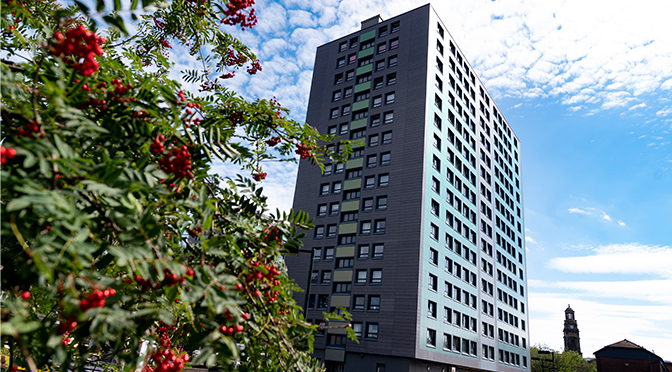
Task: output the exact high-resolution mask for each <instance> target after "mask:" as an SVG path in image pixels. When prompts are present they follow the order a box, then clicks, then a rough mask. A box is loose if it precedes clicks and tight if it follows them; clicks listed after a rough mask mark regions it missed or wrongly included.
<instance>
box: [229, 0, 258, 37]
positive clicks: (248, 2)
mask: <svg viewBox="0 0 672 372" xmlns="http://www.w3.org/2000/svg"><path fill="white" fill-rule="evenodd" d="M252 5H254V0H229V2H227V3H226V10H225V11H224V18H223V19H222V23H225V24H227V25H232V26H233V25H237V24H240V26H241V27H242V29H243V30H244V29H245V27H249V28H252V27H254V25H256V24H257V15H256V14H255V13H254V8H252V9H250V11H249V13H245V10H246V9H247V8H249V7H251V6H252Z"/></svg>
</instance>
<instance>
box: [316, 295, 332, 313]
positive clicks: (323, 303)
mask: <svg viewBox="0 0 672 372" xmlns="http://www.w3.org/2000/svg"><path fill="white" fill-rule="evenodd" d="M328 305H329V295H328V294H321V295H317V308H318V309H326V308H327V306H328Z"/></svg>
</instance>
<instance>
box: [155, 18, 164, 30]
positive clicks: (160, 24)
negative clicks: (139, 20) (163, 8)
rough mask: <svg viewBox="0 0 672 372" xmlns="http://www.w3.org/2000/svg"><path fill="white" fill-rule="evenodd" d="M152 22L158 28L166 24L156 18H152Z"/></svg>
mask: <svg viewBox="0 0 672 372" xmlns="http://www.w3.org/2000/svg"><path fill="white" fill-rule="evenodd" d="M154 24H155V25H156V27H158V28H164V27H165V26H166V25H165V24H164V23H163V22H161V21H159V20H158V19H156V18H154Z"/></svg>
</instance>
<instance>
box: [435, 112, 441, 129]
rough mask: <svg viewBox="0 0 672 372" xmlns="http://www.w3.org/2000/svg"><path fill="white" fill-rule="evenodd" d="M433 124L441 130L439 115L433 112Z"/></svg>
mask: <svg viewBox="0 0 672 372" xmlns="http://www.w3.org/2000/svg"><path fill="white" fill-rule="evenodd" d="M434 126H435V127H437V128H439V130H441V117H439V115H437V114H434Z"/></svg>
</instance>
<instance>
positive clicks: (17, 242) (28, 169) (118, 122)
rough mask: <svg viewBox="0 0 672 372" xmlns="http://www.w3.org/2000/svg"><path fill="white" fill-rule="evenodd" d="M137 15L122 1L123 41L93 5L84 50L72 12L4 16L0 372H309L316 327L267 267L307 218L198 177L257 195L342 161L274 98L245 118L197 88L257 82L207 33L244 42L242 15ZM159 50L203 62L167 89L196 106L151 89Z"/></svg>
mask: <svg viewBox="0 0 672 372" xmlns="http://www.w3.org/2000/svg"><path fill="white" fill-rule="evenodd" d="M246 4H247V5H246ZM140 5H141V6H140ZM150 5H152V2H151V1H150V0H143V1H142V3H141V4H139V3H138V1H137V0H136V1H133V3H132V4H131V9H130V12H131V15H132V17H133V19H134V20H135V23H134V25H133V26H134V27H135V29H136V30H137V32H136V33H134V34H133V35H131V36H124V37H126V39H123V38H122V35H127V29H128V28H127V27H126V25H124V23H123V21H122V19H121V18H120V17H119V15H118V13H117V12H118V11H120V10H121V2H120V1H115V2H114V5H113V6H114V8H113V9H112V10H107V9H105V3H104V2H103V1H98V2H97V3H96V10H95V12H96V16H97V17H101V16H102V20H103V21H105V22H106V24H107V27H108V28H106V29H104V31H101V32H94V31H95V30H92V27H93V25H94V24H95V23H94V22H93V21H92V19H93V18H97V17H93V18H90V16H91V13H90V12H91V10H89V9H88V8H86V7H85V6H84V5H83V4H81V3H79V2H77V1H75V5H73V6H70V7H66V8H63V7H61V6H59V5H58V4H55V3H53V2H50V1H46V0H26V1H23V2H18V1H17V0H5V5H4V7H3V12H2V19H1V25H0V27H1V28H2V32H1V37H2V51H3V54H4V55H5V56H8V58H9V59H8V60H3V61H2V64H1V65H0V68H1V69H2V71H1V72H2V87H3V89H2V124H3V126H2V135H3V138H4V142H3V147H2V168H1V170H0V176H1V181H2V205H1V207H2V210H1V212H2V215H1V223H2V226H1V229H0V232H1V233H2V258H3V263H2V264H3V266H4V269H3V275H2V292H3V293H4V296H5V298H4V299H3V301H2V314H1V317H2V318H1V319H2V341H3V344H9V345H10V347H11V350H12V353H13V356H14V358H13V359H12V362H11V363H13V364H14V363H16V364H18V365H21V366H27V367H28V368H29V369H30V370H32V371H36V370H37V369H38V368H40V369H46V368H50V369H61V370H64V371H65V370H73V369H78V370H83V368H84V366H85V365H87V364H91V363H96V362H101V361H102V362H106V363H107V362H110V361H111V362H112V365H121V366H123V368H124V369H125V370H132V369H136V368H138V367H142V366H144V369H145V370H147V371H154V370H155V371H159V372H168V371H179V370H180V369H182V368H183V367H184V366H186V365H189V364H191V363H193V364H205V365H207V366H213V365H215V364H218V365H219V366H220V368H221V369H223V370H228V369H233V368H234V367H235V368H237V370H238V371H250V370H255V371H275V370H277V369H278V368H280V369H281V370H301V371H308V370H316V369H319V367H318V366H317V364H316V361H315V360H312V359H311V358H310V357H309V353H310V352H311V348H312V341H313V334H314V333H315V331H316V330H317V329H316V328H317V326H314V325H311V324H310V323H306V322H305V320H304V319H303V318H302V315H301V314H300V308H299V307H298V306H297V305H296V304H295V303H294V301H293V300H292V293H293V291H295V290H298V287H297V286H296V285H295V283H293V282H292V281H291V280H290V279H289V278H288V276H287V273H286V270H285V267H284V265H283V261H282V258H281V255H282V254H285V253H295V252H296V251H297V250H298V249H299V247H300V244H301V243H300V239H301V238H302V237H303V236H304V233H303V232H302V231H303V230H306V229H310V228H312V225H311V224H310V220H309V217H308V215H306V214H305V213H303V212H291V213H280V212H279V211H278V212H276V213H269V211H267V205H266V198H265V197H264V195H263V191H262V189H261V188H259V187H258V185H257V184H256V183H255V182H254V181H252V180H251V179H249V178H246V177H243V176H238V178H236V179H235V180H234V179H221V178H220V177H217V176H212V175H210V174H209V171H210V169H211V167H212V165H213V162H215V161H222V162H231V163H233V164H237V165H239V166H240V168H241V170H242V171H243V172H244V173H246V174H248V175H252V176H253V178H254V179H255V180H257V181H258V180H261V179H263V178H264V177H265V176H266V173H264V172H263V164H264V163H265V162H267V161H272V160H276V161H296V158H295V157H294V154H295V153H296V154H300V155H301V157H302V158H307V159H309V161H311V162H312V163H313V164H315V165H318V166H322V165H321V162H322V160H323V159H324V158H325V157H330V158H332V159H333V160H335V161H343V160H344V156H345V157H347V156H348V154H349V152H350V148H349V144H347V143H345V147H344V148H343V152H342V154H337V153H333V152H331V151H329V150H328V149H327V148H326V147H325V146H323V145H324V143H326V142H329V141H333V140H335V137H334V136H329V135H321V134H319V133H318V132H317V130H316V129H315V128H312V127H310V126H308V125H305V124H300V123H297V122H295V121H292V120H289V119H287V118H286V115H287V110H286V109H284V108H282V107H281V106H280V105H279V103H278V102H277V101H276V100H275V98H273V99H269V100H267V99H259V100H257V101H252V102H248V101H246V100H244V99H243V98H241V97H239V96H237V95H236V94H235V93H234V92H231V91H228V90H226V89H223V88H222V87H221V86H220V84H219V83H218V79H217V78H213V77H212V76H215V75H219V74H224V75H231V74H233V73H234V72H235V71H236V70H238V69H241V68H247V72H248V73H250V74H255V73H257V72H258V71H260V70H261V65H260V64H259V62H258V61H257V60H256V57H255V56H254V55H253V54H252V52H251V51H250V50H249V49H248V48H247V47H246V46H245V45H243V44H242V43H240V42H239V41H238V40H236V39H235V38H233V37H232V36H231V35H230V34H228V33H226V32H225V31H223V30H222V29H221V28H220V23H227V24H232V23H233V24H236V23H237V24H240V25H243V26H246V27H250V26H251V25H253V24H254V18H253V17H252V16H253V13H252V10H250V9H247V7H248V6H249V5H250V4H249V2H241V1H231V2H228V3H226V2H222V3H219V2H216V1H202V0H186V1H185V0H175V1H172V2H170V3H168V4H163V3H162V4H156V5H160V7H158V8H157V10H154V11H152V10H151V9H150V8H148V6H150ZM236 7H237V8H236ZM141 10H142V11H141ZM98 19H100V18H98ZM73 30H76V31H73ZM102 32H106V33H105V35H104V36H105V37H106V38H107V40H103V39H102V38H101V37H100V36H98V35H102ZM73 35H74V36H73ZM83 40H88V41H87V42H84V41H83ZM171 43H173V44H174V43H181V44H186V45H189V46H190V47H191V48H192V54H194V55H197V58H199V59H200V60H201V61H202V62H203V66H204V69H203V71H200V72H194V71H186V72H185V75H186V77H185V78H186V80H187V81H193V82H198V83H199V84H200V87H201V90H202V92H203V94H202V95H200V96H198V97H196V96H192V95H191V94H190V93H188V92H183V91H182V90H181V87H180V85H179V83H178V82H176V81H173V80H170V79H167V78H166V75H167V74H166V72H167V71H168V70H169V69H170V68H171V67H172V65H171V63H170V60H169V58H168V57H167V55H166V54H167V53H169V51H170V49H172V46H171ZM206 43H209V44H208V45H207V47H208V48H205V46H206ZM98 47H100V48H101V49H100V50H99V49H97V48H98ZM206 49H207V51H208V52H207V53H206V52H205V50H206ZM91 53H93V54H91ZM17 61H20V62H17ZM145 347H148V348H149V351H148V352H146V353H143V352H141V351H143V350H144V348H145ZM196 350H198V352H195V353H194V351H196ZM241 350H242V352H241ZM192 358H193V359H192ZM119 363H121V364H119Z"/></svg>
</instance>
